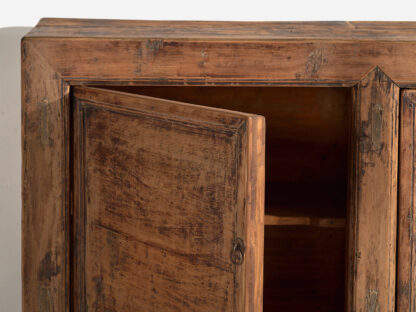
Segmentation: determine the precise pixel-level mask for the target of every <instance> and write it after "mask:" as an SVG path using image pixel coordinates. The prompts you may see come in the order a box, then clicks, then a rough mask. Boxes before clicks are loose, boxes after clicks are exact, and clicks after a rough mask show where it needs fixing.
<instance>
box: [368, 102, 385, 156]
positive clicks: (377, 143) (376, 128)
mask: <svg viewBox="0 0 416 312" xmlns="http://www.w3.org/2000/svg"><path fill="white" fill-rule="evenodd" d="M382 127H383V107H382V106H381V105H380V104H379V103H373V104H372V105H371V149H372V151H374V152H376V153H378V154H379V153H380V152H381V150H382V147H383V144H382V139H381V132H382Z"/></svg>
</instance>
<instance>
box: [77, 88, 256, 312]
mask: <svg viewBox="0 0 416 312" xmlns="http://www.w3.org/2000/svg"><path fill="white" fill-rule="evenodd" d="M74 96H75V106H76V108H75V109H77V110H78V113H77V116H78V117H79V119H78V120H75V121H74V122H75V123H77V122H79V126H78V128H77V129H78V134H77V135H76V136H77V137H78V139H75V146H76V148H75V149H77V150H79V151H80V156H79V157H80V159H79V162H80V164H79V165H78V166H75V167H78V168H79V169H80V170H81V172H80V173H79V178H80V179H79V181H75V185H76V186H75V187H74V192H75V198H77V199H78V203H79V204H78V205H77V206H76V207H75V210H74V213H75V218H76V219H78V220H80V221H79V226H80V227H83V226H84V230H83V232H84V241H83V242H81V244H79V246H78V247H77V246H75V248H76V249H77V250H78V255H79V258H78V259H76V260H77V264H76V269H75V274H76V276H78V277H77V278H78V281H79V283H80V287H78V289H81V290H82V289H85V294H81V293H80V294H78V296H79V297H78V298H74V302H80V301H81V300H78V299H79V298H82V300H84V302H81V303H80V306H79V307H78V309H77V310H76V311H87V310H94V311H101V310H106V311H107V310H108V311H137V310H140V311H162V310H163V311H167V310H170V311H195V310H198V311H212V310H215V311H260V310H261V309H262V271H263V270H262V265H263V259H262V258H263V256H262V255H263V243H262V241H263V215H264V212H263V205H264V204H263V197H264V195H263V194H264V126H263V124H264V122H263V118H262V117H260V116H255V115H249V114H243V113H235V112H230V111H225V110H219V109H212V108H204V107H201V106H195V105H188V104H183V103H178V102H172V101H166V100H160V99H155V98H148V97H140V96H135V95H131V94H123V93H120V92H115V91H108V90H100V89H91V88H89V89H88V88H76V89H75V91H74ZM249 133H250V134H249ZM76 232H78V231H76ZM81 233H82V231H81ZM238 237H239V238H243V240H244V242H245V248H246V252H245V256H244V258H245V259H244V262H243V265H235V264H233V263H232V261H231V258H230V253H231V251H232V249H233V244H234V242H235V239H236V238H238Z"/></svg>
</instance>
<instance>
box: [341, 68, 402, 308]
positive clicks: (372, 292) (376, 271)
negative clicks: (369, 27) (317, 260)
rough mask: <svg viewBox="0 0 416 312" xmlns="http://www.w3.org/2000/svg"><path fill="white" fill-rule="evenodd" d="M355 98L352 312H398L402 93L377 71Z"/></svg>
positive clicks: (351, 268)
mask: <svg viewBox="0 0 416 312" xmlns="http://www.w3.org/2000/svg"><path fill="white" fill-rule="evenodd" d="M354 97H355V98H354V107H353V119H354V121H353V128H352V151H353V156H352V166H353V170H352V175H351V182H350V185H351V191H350V205H349V207H350V215H349V230H350V232H349V268H348V288H347V296H348V298H347V311H394V309H395V286H396V284H395V282H396V279H395V276H396V237H397V235H396V219H397V170H398V130H399V129H398V128H399V124H398V122H399V117H398V116H399V101H400V90H399V88H398V87H397V86H396V85H395V84H394V82H393V81H392V80H391V79H390V78H389V77H388V76H386V75H385V74H384V73H383V72H382V71H381V69H380V68H375V69H374V70H373V71H371V72H370V73H368V75H367V76H366V77H364V78H363V80H362V81H361V82H360V84H359V85H358V86H357V87H356V88H355V95H354Z"/></svg>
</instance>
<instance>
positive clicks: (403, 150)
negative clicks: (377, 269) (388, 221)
mask: <svg viewBox="0 0 416 312" xmlns="http://www.w3.org/2000/svg"><path fill="white" fill-rule="evenodd" d="M415 105H416V91H414V90H403V92H402V96H401V109H400V113H401V115H400V119H401V123H400V166H399V168H400V171H399V181H400V185H399V213H398V246H397V249H398V253H397V255H398V258H397V309H396V311H397V312H402V311H412V312H413V311H415V309H416V307H415V295H414V292H415V289H416V278H415V259H416V254H415V248H414V237H415V227H414V220H415V217H416V216H415V209H414V200H415V191H414V185H415V177H414V176H415V166H414V164H415V159H414V154H415V142H416V141H415V140H416V139H415Z"/></svg>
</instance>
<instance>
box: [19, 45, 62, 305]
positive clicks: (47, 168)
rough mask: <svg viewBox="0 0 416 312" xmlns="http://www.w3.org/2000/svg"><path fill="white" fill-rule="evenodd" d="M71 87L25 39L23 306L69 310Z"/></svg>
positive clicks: (23, 82) (23, 98) (23, 50)
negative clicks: (63, 81)
mask: <svg viewBox="0 0 416 312" xmlns="http://www.w3.org/2000/svg"><path fill="white" fill-rule="evenodd" d="M68 93H69V88H68V87H66V86H65V85H63V84H62V81H61V79H60V77H59V74H57V73H56V72H55V71H54V70H53V68H51V67H50V66H49V64H48V63H47V62H46V61H45V59H43V58H42V57H41V56H40V55H39V54H38V52H37V51H36V49H33V47H32V46H31V45H30V44H26V43H25V42H23V43H22V196H23V198H22V276H23V289H22V300H23V304H22V306H23V311H31V312H45V311H63V312H64V311H69V305H68V304H69V279H68V274H69V266H68V260H69V247H68V246H69V239H68V225H69V224H68V220H69V217H68V211H69V209H68V208H69V201H68V198H69V187H68V185H69V180H68V179H67V178H68V172H69V167H68V163H69V160H68V157H67V155H68V153H69V146H68V145H66V143H67V142H66V138H67V135H68V128H67V126H68V123H67V118H68V116H69V114H68V111H69V106H68V103H67V95H68Z"/></svg>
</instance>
